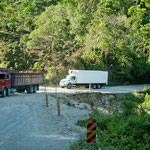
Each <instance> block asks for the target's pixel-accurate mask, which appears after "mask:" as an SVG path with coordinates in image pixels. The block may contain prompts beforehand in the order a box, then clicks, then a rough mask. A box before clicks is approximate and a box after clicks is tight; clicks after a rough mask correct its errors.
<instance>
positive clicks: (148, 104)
mask: <svg viewBox="0 0 150 150" xmlns="http://www.w3.org/2000/svg"><path fill="white" fill-rule="evenodd" d="M142 107H143V108H146V109H148V110H150V95H149V94H148V93H147V94H146V95H145V98H144V102H143V103H142Z"/></svg>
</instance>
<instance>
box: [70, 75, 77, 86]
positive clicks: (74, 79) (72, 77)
mask: <svg viewBox="0 0 150 150" xmlns="http://www.w3.org/2000/svg"><path fill="white" fill-rule="evenodd" d="M71 84H76V77H75V76H71Z"/></svg>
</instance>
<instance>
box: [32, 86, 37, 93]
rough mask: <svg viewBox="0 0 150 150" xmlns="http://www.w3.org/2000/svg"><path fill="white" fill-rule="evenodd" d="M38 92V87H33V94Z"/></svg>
mask: <svg viewBox="0 0 150 150" xmlns="http://www.w3.org/2000/svg"><path fill="white" fill-rule="evenodd" d="M36 92H37V86H36V85H34V86H33V93H36Z"/></svg>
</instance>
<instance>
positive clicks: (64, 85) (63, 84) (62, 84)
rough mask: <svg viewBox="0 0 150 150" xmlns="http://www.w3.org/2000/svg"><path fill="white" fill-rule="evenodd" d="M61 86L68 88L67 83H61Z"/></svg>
mask: <svg viewBox="0 0 150 150" xmlns="http://www.w3.org/2000/svg"><path fill="white" fill-rule="evenodd" d="M59 86H60V87H66V86H67V84H66V83H60V84H59Z"/></svg>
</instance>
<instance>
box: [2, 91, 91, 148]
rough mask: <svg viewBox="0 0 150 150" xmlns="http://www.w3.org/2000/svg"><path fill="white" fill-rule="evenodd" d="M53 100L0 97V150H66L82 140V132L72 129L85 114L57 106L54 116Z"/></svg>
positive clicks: (39, 95)
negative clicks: (46, 101) (47, 105)
mask: <svg viewBox="0 0 150 150" xmlns="http://www.w3.org/2000/svg"><path fill="white" fill-rule="evenodd" d="M56 108H57V106H56V99H54V98H52V97H51V96H49V107H48V108H47V107H46V106H45V94H44V92H42V90H41V91H39V93H36V94H26V93H25V94H14V95H11V96H9V97H5V98H2V97H0V150H68V149H69V147H70V145H71V143H72V142H74V141H76V140H79V139H80V137H81V136H83V137H85V135H86V129H84V128H81V127H79V126H76V125H75V123H76V122H77V121H78V120H82V119H87V118H88V117H89V113H90V112H89V111H87V110H79V109H78V108H74V107H69V106H66V105H65V104H62V103H61V116H57V110H56Z"/></svg>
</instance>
